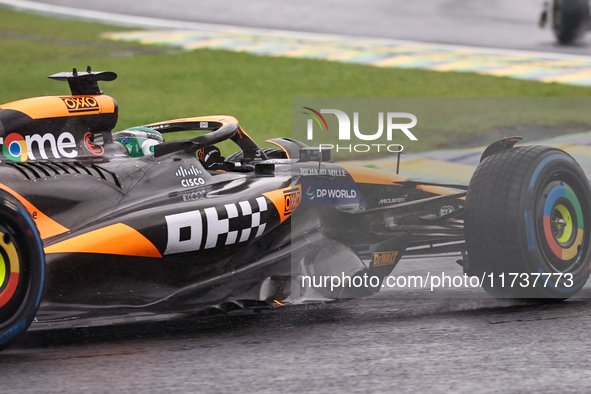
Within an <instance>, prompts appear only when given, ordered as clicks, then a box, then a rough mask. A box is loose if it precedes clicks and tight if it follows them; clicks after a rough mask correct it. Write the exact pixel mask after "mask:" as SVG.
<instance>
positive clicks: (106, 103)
mask: <svg viewBox="0 0 591 394" xmlns="http://www.w3.org/2000/svg"><path fill="white" fill-rule="evenodd" d="M0 109H10V110H14V111H19V112H22V113H23V114H25V115H27V116H29V117H30V118H32V119H46V118H59V117H66V116H81V115H91V114H110V113H115V112H116V108H115V100H113V98H112V97H109V96H106V95H100V96H45V97H34V98H29V99H24V100H19V101H13V102H11V103H7V104H2V106H0Z"/></svg>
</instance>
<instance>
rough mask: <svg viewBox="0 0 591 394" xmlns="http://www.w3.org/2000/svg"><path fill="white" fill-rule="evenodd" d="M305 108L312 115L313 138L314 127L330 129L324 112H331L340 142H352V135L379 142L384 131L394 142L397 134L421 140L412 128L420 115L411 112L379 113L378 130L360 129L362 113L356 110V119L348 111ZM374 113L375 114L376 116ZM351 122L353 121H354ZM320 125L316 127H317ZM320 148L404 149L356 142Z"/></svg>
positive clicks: (309, 124)
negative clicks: (360, 114)
mask: <svg viewBox="0 0 591 394" xmlns="http://www.w3.org/2000/svg"><path fill="white" fill-rule="evenodd" d="M303 109H305V110H306V111H305V112H303V113H304V114H305V115H308V116H310V119H308V120H307V129H306V131H307V139H308V140H313V139H314V128H317V129H320V131H321V132H324V131H326V132H328V131H329V128H328V122H327V121H326V118H325V117H324V116H323V115H322V114H332V115H334V117H336V120H337V123H338V130H337V136H338V140H339V142H340V141H351V140H352V139H353V138H356V139H358V140H362V141H376V140H379V139H380V138H382V137H383V136H384V134H385V136H386V140H387V141H393V140H394V139H395V138H397V137H398V136H401V135H404V136H406V137H407V138H408V139H410V140H411V141H418V139H417V137H416V136H415V135H414V134H413V133H412V132H411V131H410V129H411V128H413V127H415V126H416V125H417V117H416V116H415V115H413V114H411V113H408V112H387V113H384V112H378V113H377V120H378V129H377V131H375V132H374V131H373V130H371V132H370V130H361V127H360V125H359V124H360V120H359V118H360V117H359V112H353V122H351V118H350V117H349V115H348V114H347V113H345V112H344V111H341V110H338V109H321V110H320V111H317V110H315V109H312V108H310V107H303ZM374 116H375V115H374ZM351 123H352V124H351ZM315 125H317V126H315ZM320 147H321V148H330V149H334V148H336V151H337V152H339V151H341V150H346V151H349V152H352V151H355V152H369V151H370V150H372V149H377V151H378V152H380V149H381V151H386V150H387V151H388V152H400V151H402V149H403V146H402V145H399V144H357V145H338V144H337V145H336V146H335V145H333V144H320Z"/></svg>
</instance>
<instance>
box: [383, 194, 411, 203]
mask: <svg viewBox="0 0 591 394" xmlns="http://www.w3.org/2000/svg"><path fill="white" fill-rule="evenodd" d="M407 197H408V194H405V195H404V197H391V198H382V199H381V200H380V202H379V203H378V205H383V204H400V203H402V202H406V198H407Z"/></svg>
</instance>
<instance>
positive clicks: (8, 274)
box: [0, 231, 21, 312]
mask: <svg viewBox="0 0 591 394" xmlns="http://www.w3.org/2000/svg"><path fill="white" fill-rule="evenodd" d="M20 274H21V265H20V261H19V256H18V252H17V250H16V248H15V246H14V244H13V243H12V241H11V237H10V236H9V235H8V234H6V233H4V232H2V231H0V312H1V311H2V308H3V307H4V306H6V304H8V302H9V301H10V300H11V299H12V298H13V297H14V295H15V293H16V290H17V287H18V282H19V278H20Z"/></svg>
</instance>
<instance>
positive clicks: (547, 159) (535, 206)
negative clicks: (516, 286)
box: [518, 149, 591, 299]
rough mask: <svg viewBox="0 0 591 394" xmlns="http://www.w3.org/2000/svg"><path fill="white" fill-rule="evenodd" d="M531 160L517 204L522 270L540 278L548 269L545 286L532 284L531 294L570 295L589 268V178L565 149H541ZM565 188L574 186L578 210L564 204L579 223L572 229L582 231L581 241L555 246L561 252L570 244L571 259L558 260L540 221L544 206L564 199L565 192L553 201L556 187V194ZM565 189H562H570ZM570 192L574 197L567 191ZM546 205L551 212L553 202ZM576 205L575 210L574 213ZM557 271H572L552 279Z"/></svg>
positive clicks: (579, 284) (590, 208)
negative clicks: (562, 276)
mask: <svg viewBox="0 0 591 394" xmlns="http://www.w3.org/2000/svg"><path fill="white" fill-rule="evenodd" d="M532 164H537V165H532V166H531V168H530V171H529V173H528V175H527V177H526V178H525V179H526V181H525V182H524V185H523V186H524V187H523V190H522V194H521V201H520V207H519V212H523V215H522V220H518V224H519V225H520V228H519V229H518V231H519V233H520V234H525V237H524V238H522V239H521V244H522V250H523V251H524V253H523V256H524V262H525V270H526V272H527V273H539V274H541V275H543V279H544V282H545V279H546V278H548V277H549V274H554V275H552V276H550V277H549V279H548V282H547V283H546V284H545V285H544V286H537V287H536V289H537V290H538V291H537V292H535V293H534V294H531V296H536V295H540V296H541V297H543V298H559V299H560V298H569V297H572V296H573V295H574V294H576V293H577V292H578V291H579V290H580V289H581V288H582V287H583V285H584V284H585V283H586V281H587V279H588V278H589V273H590V270H589V268H590V267H589V263H590V261H591V247H590V237H591V231H588V230H586V229H585V228H584V226H585V225H586V226H587V229H588V228H589V224H591V190H590V188H589V182H588V181H587V177H586V176H585V174H584V172H583V171H582V170H581V168H580V167H579V165H578V164H577V163H576V161H575V160H574V159H573V158H572V157H571V156H569V155H568V154H566V153H564V152H562V151H560V150H557V149H556V150H555V149H552V150H549V151H547V152H545V153H544V154H542V155H540V156H539V157H538V158H537V160H536V161H535V162H534V163H532ZM569 189H570V191H572V192H574V195H575V196H574V199H576V200H577V201H576V203H578V204H579V206H580V210H578V209H573V208H574V207H573V206H572V205H573V204H572V203H570V205H569V208H570V209H571V210H572V211H573V212H572V213H573V218H574V219H576V220H577V222H578V223H577V224H578V226H580V227H581V228H578V226H577V228H576V229H573V230H572V231H573V232H576V233H578V234H581V233H582V237H581V240H580V241H579V242H580V243H578V242H573V245H571V246H570V248H566V249H563V248H560V247H559V250H560V252H559V253H562V254H564V253H565V251H566V250H569V249H571V250H572V253H573V254H574V256H573V257H571V258H570V259H567V260H562V259H561V258H558V256H556V254H555V253H554V252H553V251H552V248H551V247H550V246H549V243H553V246H556V245H555V244H556V242H555V241H553V239H552V238H554V237H553V236H552V235H551V234H549V233H548V232H546V231H545V227H546V228H549V227H548V223H546V224H544V220H545V218H544V216H545V215H544V210H545V209H544V208H545V207H551V206H552V205H553V202H554V203H560V202H561V201H563V200H564V201H565V202H564V203H565V204H569V201H568V199H567V198H566V197H564V196H560V197H558V199H557V200H555V201H552V199H553V198H554V197H553V195H556V193H557V192H558V193H559V194H560V192H561V191H562V190H569ZM570 191H568V192H567V193H568V194H571V192H570ZM570 198H573V197H572V196H570ZM576 203H575V204H574V205H576ZM559 205H560V204H559ZM546 210H548V209H546ZM550 211H551V212H552V208H550ZM577 211H579V212H578V213H577ZM577 216H581V217H577ZM546 220H547V219H546ZM581 221H582V222H583V223H581ZM550 227H551V225H550ZM573 235H574V234H573ZM574 236H575V235H574ZM575 237H576V236H575ZM567 257H568V256H567ZM567 257H565V259H566V258H567ZM559 273H564V274H568V275H569V276H570V275H572V280H568V279H567V280H565V278H561V280H559V281H558V282H557V279H558V277H559V275H557V274H559ZM567 278H568V276H567ZM540 279H542V278H540ZM536 293H537V294H536ZM526 294H527V293H526ZM528 295H529V294H528Z"/></svg>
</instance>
